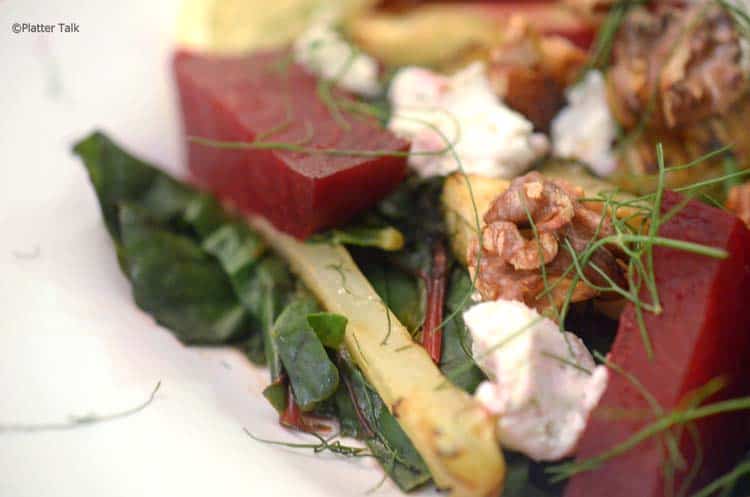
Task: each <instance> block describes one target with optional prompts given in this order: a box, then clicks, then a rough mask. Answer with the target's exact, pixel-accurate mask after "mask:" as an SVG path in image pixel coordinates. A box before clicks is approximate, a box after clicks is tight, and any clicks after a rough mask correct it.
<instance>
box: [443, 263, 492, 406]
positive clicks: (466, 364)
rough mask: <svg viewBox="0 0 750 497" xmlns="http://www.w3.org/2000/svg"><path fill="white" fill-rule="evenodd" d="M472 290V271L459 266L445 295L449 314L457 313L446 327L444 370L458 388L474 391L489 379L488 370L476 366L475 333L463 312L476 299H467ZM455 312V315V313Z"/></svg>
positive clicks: (447, 314) (446, 308) (451, 277)
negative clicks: (473, 351) (472, 342)
mask: <svg viewBox="0 0 750 497" xmlns="http://www.w3.org/2000/svg"><path fill="white" fill-rule="evenodd" d="M471 292H472V285H471V278H470V277H469V273H467V272H466V270H464V269H463V268H461V267H456V268H455V269H454V270H453V271H452V273H451V276H450V280H449V282H448V290H447V295H446V298H445V310H446V313H445V316H446V318H447V317H448V316H451V315H452V316H453V318H452V319H450V320H449V321H448V322H447V323H445V325H444V326H443V355H442V357H441V359H440V369H441V370H442V371H443V373H444V374H445V375H446V376H447V377H448V379H449V380H450V381H451V382H453V384H455V385H456V386H457V387H459V388H462V389H464V390H466V391H467V392H469V393H474V390H476V388H477V386H479V384H480V383H481V382H482V380H484V379H485V375H484V373H482V371H481V370H480V369H479V368H478V367H477V366H476V364H475V363H474V359H472V356H471V335H470V334H469V331H468V329H467V328H466V325H465V324H464V320H463V317H462V312H463V310H464V308H465V307H467V306H468V305H471V303H472V301H471V299H470V298H467V296H468V295H470V294H471ZM454 313H455V314H454Z"/></svg>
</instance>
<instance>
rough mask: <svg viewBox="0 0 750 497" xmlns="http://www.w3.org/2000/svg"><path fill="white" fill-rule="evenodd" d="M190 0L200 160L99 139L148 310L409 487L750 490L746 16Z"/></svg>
mask: <svg viewBox="0 0 750 497" xmlns="http://www.w3.org/2000/svg"><path fill="white" fill-rule="evenodd" d="M198 4H200V5H204V6H206V5H209V4H210V5H212V6H213V8H214V9H215V11H214V12H213V14H212V15H213V17H211V16H209V15H208V14H206V12H203V17H201V18H200V19H198V20H196V15H195V12H196V10H195V5H198ZM222 4H223V5H224V6H223V7H222ZM187 5H193V7H186V12H187V13H186V14H185V15H184V16H183V21H182V24H181V26H182V30H181V33H182V34H181V35H180V37H179V40H178V43H177V46H176V48H175V53H174V57H173V64H172V71H173V74H174V78H175V82H176V94H177V98H178V99H179V102H180V108H181V111H182V124H183V130H184V144H185V150H186V169H185V171H186V172H185V174H184V176H183V177H182V178H176V177H172V176H170V175H168V174H166V173H165V172H163V171H162V169H160V168H159V167H157V166H156V165H153V164H148V163H146V162H144V161H143V160H141V159H139V158H138V157H135V156H133V155H131V154H130V153H128V152H127V150H126V149H125V148H124V147H123V146H122V145H120V144H117V143H115V142H113V141H112V140H111V139H110V138H109V137H108V136H107V135H106V134H104V133H102V132H100V131H94V132H93V133H91V134H90V135H88V136H86V137H83V138H82V139H81V140H80V141H78V142H77V143H76V144H75V146H74V152H75V154H76V155H78V157H80V159H81V161H82V163H83V165H84V166H85V168H86V170H87V171H88V174H89V177H90V179H91V183H92V185H93V188H94V190H95V191H96V194H97V197H98V200H99V204H100V207H101V213H102V217H103V220H104V225H105V227H106V230H107V231H108V233H109V235H110V237H111V239H112V242H113V247H114V249H115V251H116V254H117V258H118V261H119V264H120V268H121V269H122V271H123V273H124V274H125V275H126V276H127V278H128V280H129V281H130V284H131V287H132V294H133V299H134V301H135V304H136V305H137V306H138V307H140V308H141V309H142V310H143V311H145V312H146V313H148V314H150V315H151V316H153V318H154V319H155V320H156V321H157V322H158V323H159V324H161V325H162V326H164V327H165V328H166V329H168V330H169V331H170V332H172V333H173V334H174V335H175V336H176V337H177V338H178V339H179V340H180V341H182V342H183V343H184V344H186V345H230V346H233V347H237V348H239V349H240V350H242V351H243V352H244V353H245V355H246V356H247V358H248V359H249V360H250V361H251V362H253V363H255V364H257V365H262V366H265V367H266V368H267V369H268V384H267V386H266V388H265V390H264V391H263V395H264V396H265V397H266V399H267V400H268V402H269V409H275V410H276V411H277V412H278V419H279V422H280V423H281V424H282V425H283V426H285V427H287V428H288V429H290V430H296V431H300V432H304V433H306V434H308V435H309V437H310V438H311V440H313V442H312V443H310V444H296V445H295V444H287V445H290V446H292V447H295V448H298V449H300V450H312V451H314V452H315V453H318V452H321V451H329V452H331V453H334V454H337V455H340V456H341V457H372V458H374V459H375V460H376V461H377V462H378V463H379V464H380V466H381V467H382V469H383V471H384V472H385V473H386V474H387V476H388V477H390V478H391V479H392V480H393V481H394V482H395V483H396V484H397V485H398V487H399V488H400V489H402V490H403V491H404V492H410V491H412V490H415V489H418V488H422V487H425V486H428V485H433V486H435V487H436V488H438V489H441V490H445V491H447V492H449V494H450V495H453V496H467V497H490V496H500V495H502V496H506V497H508V496H510V497H513V496H519V497H520V496H525V497H529V496H549V497H551V496H566V497H579V496H580V497H583V496H586V497H605V496H606V497H618V496H623V497H625V496H628V497H632V496H639V497H641V496H642V497H662V496H664V497H672V496H685V497H691V496H692V497H709V496H715V495H722V496H735V497H742V496H744V495H747V493H748V492H750V479H749V478H748V475H750V381H748V380H747V378H748V377H749V376H750V362H748V360H747V358H748V357H750V306H748V305H747V304H748V302H750V229H749V227H750V182H744V183H743V181H745V178H746V176H748V174H750V169H747V168H748V166H750V149H748V148H747V147H748V146H750V145H748V143H750V142H748V140H747V139H746V137H745V129H746V126H745V119H746V116H747V115H750V114H748V112H747V110H746V108H747V105H748V104H749V103H750V62H749V61H750V17H749V16H748V12H749V11H748V10H747V8H748V6H747V5H745V4H744V3H743V2H741V1H729V0H726V1H722V0H702V1H692V2H691V1H659V2H656V1H654V2H649V1H640V2H635V1H607V0H567V1H564V2H553V1H550V2H544V1H539V2H498V3H473V2H455V3H450V2H447V3H444V2H439V3H438V2H436V3H432V2H408V1H401V2H399V1H395V2H388V1H387V2H370V1H340V2H314V1H306V0H298V1H296V2H289V4H288V5H287V6H286V8H287V9H286V10H283V9H282V8H281V7H279V10H278V12H282V10H283V16H282V18H283V19H284V22H283V23H281V24H278V23H273V22H271V21H270V20H271V19H272V18H273V15H272V14H273V12H275V11H274V9H270V8H269V9H268V10H267V11H266V10H262V9H261V10H262V12H261V11H260V10H258V5H253V2H248V3H247V5H244V7H243V6H237V5H235V4H233V2H230V1H225V2H222V1H221V0H214V1H213V2H188V3H187ZM191 9H193V10H191ZM243 9H245V10H243ZM238 12H245V13H246V14H247V13H251V14H252V15H250V14H248V16H249V17H244V18H243V17H242V16H241V15H239V14H238ZM198 17H200V16H198ZM208 17H211V18H212V19H213V21H214V22H213V23H208V22H207V21H206V19H207V18H208ZM196 26H197V27H199V28H200V29H198V28H197V27H196ZM248 435H249V436H251V437H253V438H254V439H256V440H257V441H258V443H269V444H282V445H284V444H283V442H280V441H276V440H265V439H261V438H259V437H257V436H256V435H255V434H254V433H253V432H252V431H248ZM352 439H356V440H352Z"/></svg>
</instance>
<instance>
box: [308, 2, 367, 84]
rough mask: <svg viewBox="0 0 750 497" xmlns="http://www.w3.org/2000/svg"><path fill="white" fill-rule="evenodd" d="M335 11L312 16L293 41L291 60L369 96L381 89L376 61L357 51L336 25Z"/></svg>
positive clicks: (322, 76)
mask: <svg viewBox="0 0 750 497" xmlns="http://www.w3.org/2000/svg"><path fill="white" fill-rule="evenodd" d="M335 20H336V16H335V15H320V16H317V17H315V21H313V22H312V23H311V24H310V26H309V27H308V28H307V30H305V32H304V33H302V34H301V35H300V36H299V37H298V38H297V39H296V40H295V42H294V47H293V53H294V61H295V62H296V63H297V64H300V65H301V66H303V67H305V68H306V69H307V70H308V71H310V72H311V73H313V74H315V75H317V76H320V77H321V78H323V79H328V80H332V81H335V83H336V86H339V87H341V88H343V89H345V90H348V91H351V92H352V93H356V94H358V95H362V96H367V97H372V96H376V95H378V94H379V93H380V91H381V85H380V81H379V79H378V63H377V61H375V59H373V58H372V57H370V56H369V55H367V54H364V53H361V52H359V51H358V50H357V49H356V48H355V47H354V46H352V45H351V44H350V43H348V42H347V41H346V40H345V39H344V38H343V37H342V36H341V34H340V33H339V32H338V31H337V30H336V28H335V24H336V23H335Z"/></svg>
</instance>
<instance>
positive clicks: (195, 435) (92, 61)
mask: <svg viewBox="0 0 750 497" xmlns="http://www.w3.org/2000/svg"><path fill="white" fill-rule="evenodd" d="M176 12H177V0H129V1H126V2H122V1H114V0H109V1H103V0H78V1H73V0H56V1H52V0H50V1H46V2H45V1H42V0H0V63H1V64H2V69H0V71H2V72H1V73H0V74H1V77H0V102H2V107H1V108H0V424H4V425H7V424H12V423H26V424H29V423H31V424H34V423H60V422H65V421H66V420H67V419H68V417H69V416H71V415H75V416H81V415H88V414H92V413H93V414H99V415H103V414H108V413H112V412H116V411H121V410H124V409H128V408H131V407H133V406H135V405H137V404H139V403H140V402H142V401H143V400H144V399H146V398H147V397H148V395H149V393H150V392H151V390H152V389H153V388H154V386H155V384H156V383H157V382H158V381H161V389H160V390H159V392H158V393H157V395H156V398H155V400H154V402H153V403H152V404H151V405H149V406H148V407H147V408H146V409H144V410H143V411H141V412H140V413H138V414H135V415H133V416H130V417H127V418H124V419H119V420H114V421H110V422H106V423H100V424H95V425H87V426H80V427H78V428H76V429H73V430H68V431H54V432H36V433H8V432H4V433H0V496H1V497H68V496H69V497H102V496H107V497H120V496H122V497H144V496H146V497H150V496H153V497H172V496H175V497H177V496H179V497H193V496H195V497H206V496H208V495H216V496H221V497H233V496H238V497H240V496H254V495H281V496H287V495H288V496H292V495H294V496H327V497H328V496H346V497H351V496H357V495H364V494H365V492H367V491H368V490H370V489H372V488H373V487H374V486H376V485H377V484H378V482H379V481H380V480H381V477H382V473H381V471H380V470H379V469H378V468H376V467H375V466H374V463H373V462H372V461H370V460H357V461H353V460H341V459H338V458H336V457H335V456H330V455H318V456H313V455H311V454H309V453H300V452H298V451H293V450H290V449H284V448H278V447H272V446H268V445H263V444H261V443H258V442H256V441H253V440H252V439H250V438H248V437H247V436H246V435H245V434H244V433H243V431H242V428H243V427H247V428H249V429H250V430H251V431H253V432H254V433H256V434H257V435H259V436H263V437H265V438H270V439H280V440H296V441H300V437H297V436H295V435H291V434H289V433H288V432H286V431H285V430H283V429H281V428H280V427H279V426H278V425H277V423H276V415H275V413H274V411H273V410H272V409H271V407H270V406H269V405H268V404H267V402H266V401H265V400H264V399H263V398H262V397H261V396H260V390H261V388H262V386H263V385H264V383H265V382H266V375H265V373H264V372H263V371H259V370H255V369H254V368H252V367H251V366H250V365H249V363H248V362H247V361H246V360H245V359H244V358H243V357H242V356H240V355H239V354H237V353H234V352H232V351H228V350H205V349H203V350H202V349H195V348H191V349H188V348H185V347H183V346H182V345H180V344H179V343H178V342H177V341H176V340H175V339H174V338H173V337H172V336H171V335H170V334H169V333H168V332H167V331H166V330H165V329H163V328H161V327H159V326H156V325H155V324H154V322H153V321H152V320H151V319H150V318H149V316H147V315H145V314H144V313H142V312H141V311H139V310H138V309H137V308H136V307H135V305H134V304H133V302H132V300H131V298H130V294H129V287H128V284H127V282H126V280H125V279H124V278H123V276H122V275H121V274H120V271H119V269H118V267H117V264H116V261H115V256H114V252H113V250H112V246H111V244H110V241H109V238H108V236H107V233H106V232H105V229H104V226H103V224H102V221H101V216H100V214H99V209H98V206H97V203H96V199H95V197H94V193H93V191H92V189H91V186H90V184H89V181H88V178H87V176H86V174H85V173H84V169H83V167H82V166H81V164H80V163H79V162H78V161H77V160H75V159H74V158H73V157H72V156H71V153H70V148H71V144H72V143H73V142H74V141H75V140H76V139H78V138H80V137H82V136H84V135H85V134H87V133H89V132H90V131H91V130H93V129H94V128H101V129H103V130H105V131H107V132H108V133H110V134H111V135H112V136H114V137H115V138H116V139H117V140H118V141H119V142H120V143H121V144H122V145H124V146H126V147H127V148H128V149H129V150H131V151H133V152H135V153H137V154H139V155H141V156H143V157H145V158H146V159H149V160H152V161H154V162H156V163H158V164H162V165H165V166H171V167H170V169H171V170H172V171H173V172H176V173H178V174H179V172H180V165H181V163H182V158H181V150H180V145H179V121H178V115H177V111H176V105H175V94H174V88H173V85H172V78H171V72H170V65H169V62H170V61H169V58H170V50H171V46H170V40H171V31H172V27H173V25H174V17H175V14H176ZM16 22H18V23H24V22H26V23H57V22H75V23H78V24H79V25H80V32H79V33H51V34H35V33H22V34H14V33H13V32H12V26H13V23H16ZM430 493H431V492H430ZM376 495H379V496H383V497H384V496H389V495H393V496H395V495H400V493H399V491H398V490H397V489H396V488H395V487H394V486H393V485H392V484H391V483H390V482H386V483H385V484H384V485H383V486H382V487H381V488H380V489H378V490H377V491H376Z"/></svg>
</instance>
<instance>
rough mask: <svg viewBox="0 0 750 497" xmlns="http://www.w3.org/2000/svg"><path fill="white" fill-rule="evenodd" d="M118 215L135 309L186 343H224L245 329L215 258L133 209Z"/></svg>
mask: <svg viewBox="0 0 750 497" xmlns="http://www.w3.org/2000/svg"><path fill="white" fill-rule="evenodd" d="M119 212H120V217H119V221H118V229H119V231H120V232H121V236H122V246H121V254H122V256H123V257H124V258H125V259H126V260H127V271H128V277H129V278H130V281H131V283H132V286H133V296H134V298H135V301H136V303H137V304H138V306H139V307H141V308H142V309H143V310H145V311H146V312H148V313H150V314H151V315H153V316H154V318H156V320H157V322H159V323H161V324H163V325H164V326H166V327H168V328H170V329H171V330H172V331H173V332H174V333H175V335H177V337H178V338H179V339H180V340H182V341H184V342H187V343H210V344H218V343H224V342H226V341H228V340H232V339H234V338H236V337H238V336H240V335H241V334H242V333H243V332H244V331H245V330H247V329H248V321H247V319H246V312H245V309H244V308H243V307H242V306H241V305H239V302H237V298H236V297H235V295H234V292H233V291H232V287H231V284H230V282H229V279H228V278H227V276H226V274H225V273H224V271H222V269H221V266H220V265H219V264H218V263H217V262H216V260H215V259H213V258H211V257H209V256H207V255H206V254H205V253H204V252H203V250H201V248H200V246H199V245H197V244H196V243H195V242H194V241H193V240H191V239H190V238H187V237H184V236H180V235H176V234H174V233H171V232H169V231H166V230H164V229H162V228H161V227H160V226H159V225H157V224H154V223H153V222H152V220H151V219H150V218H149V217H148V216H147V215H146V213H144V212H143V211H142V210H140V209H139V208H137V207H134V206H129V205H123V206H122V207H121V208H120V210H119Z"/></svg>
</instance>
